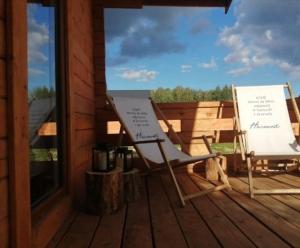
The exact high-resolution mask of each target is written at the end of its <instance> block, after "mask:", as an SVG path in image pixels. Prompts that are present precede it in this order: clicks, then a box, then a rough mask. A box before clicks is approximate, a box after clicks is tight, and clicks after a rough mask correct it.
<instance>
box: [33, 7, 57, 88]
mask: <svg viewBox="0 0 300 248" xmlns="http://www.w3.org/2000/svg"><path fill="white" fill-rule="evenodd" d="M27 12H28V20H27V22H28V30H29V33H28V66H29V89H33V88H35V87H40V86H46V87H49V88H50V87H53V88H55V76H54V75H55V65H54V63H55V62H54V61H55V46H54V45H55V42H54V39H55V38H54V33H55V30H54V21H55V20H54V8H53V7H43V6H42V5H41V4H28V7H27Z"/></svg>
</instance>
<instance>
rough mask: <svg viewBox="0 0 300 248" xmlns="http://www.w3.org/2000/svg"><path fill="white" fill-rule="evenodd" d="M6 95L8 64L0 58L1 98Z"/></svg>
mask: <svg viewBox="0 0 300 248" xmlns="http://www.w3.org/2000/svg"><path fill="white" fill-rule="evenodd" d="M0 1H1V0H0ZM0 37H1V34H0ZM0 40H1V38H0ZM6 95H7V85H6V64H5V61H4V59H0V98H5V97H6Z"/></svg>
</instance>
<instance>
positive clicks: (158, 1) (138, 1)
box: [103, 0, 232, 13]
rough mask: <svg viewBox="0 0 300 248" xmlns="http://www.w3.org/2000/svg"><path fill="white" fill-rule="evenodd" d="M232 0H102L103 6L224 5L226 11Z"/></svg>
mask: <svg viewBox="0 0 300 248" xmlns="http://www.w3.org/2000/svg"><path fill="white" fill-rule="evenodd" d="M231 1H232V0H185V1H180V0H127V1H125V0H123V1H120V0H103V6H104V7H105V8H142V7H143V6H175V7H224V8H225V13H227V11H228V9H229V6H230V4H231Z"/></svg>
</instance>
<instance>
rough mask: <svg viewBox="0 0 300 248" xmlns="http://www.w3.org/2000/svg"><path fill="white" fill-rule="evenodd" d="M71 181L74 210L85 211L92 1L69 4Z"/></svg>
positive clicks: (91, 121) (91, 124) (91, 113)
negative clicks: (81, 209)
mask: <svg viewBox="0 0 300 248" xmlns="http://www.w3.org/2000/svg"><path fill="white" fill-rule="evenodd" d="M67 2H68V7H67V10H66V11H67V15H68V20H67V22H68V24H67V25H68V34H67V36H68V49H67V53H68V58H67V60H68V67H69V68H68V72H67V73H68V81H69V87H68V88H69V104H70V108H69V111H70V123H69V124H70V125H69V127H68V130H69V132H70V133H69V136H70V140H69V144H68V145H69V146H70V148H71V151H70V155H71V156H70V161H71V163H70V167H71V168H70V173H71V174H70V177H71V179H70V180H71V181H72V191H73V192H74V199H75V203H76V207H77V208H83V207H84V201H85V196H84V192H85V185H84V173H85V171H86V169H87V168H88V167H90V166H91V161H92V152H91V150H92V146H93V144H94V137H95V134H94V132H95V83H94V82H95V80H94V61H93V58H94V57H93V48H94V44H93V19H92V0H87V1H82V0H68V1H67Z"/></svg>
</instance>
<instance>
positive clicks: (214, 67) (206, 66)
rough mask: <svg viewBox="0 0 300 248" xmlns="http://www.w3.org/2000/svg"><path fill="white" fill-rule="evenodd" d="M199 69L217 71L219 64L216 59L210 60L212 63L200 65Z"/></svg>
mask: <svg viewBox="0 0 300 248" xmlns="http://www.w3.org/2000/svg"><path fill="white" fill-rule="evenodd" d="M199 67H201V68H203V69H216V68H217V63H216V61H215V59H214V58H211V59H210V62H208V63H200V64H199Z"/></svg>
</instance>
